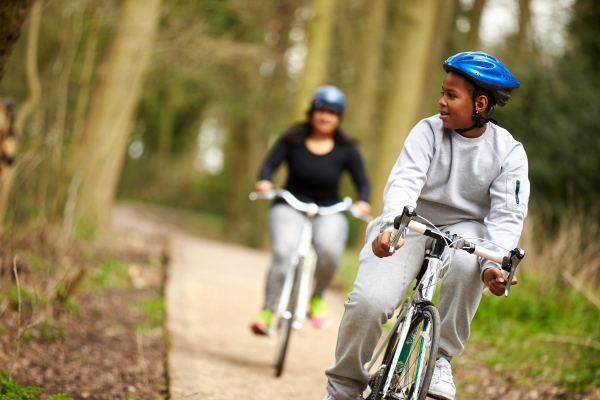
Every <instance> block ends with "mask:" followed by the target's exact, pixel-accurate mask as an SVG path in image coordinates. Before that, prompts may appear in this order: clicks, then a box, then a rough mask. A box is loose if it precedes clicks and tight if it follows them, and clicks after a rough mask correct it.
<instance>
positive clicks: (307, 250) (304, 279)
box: [268, 214, 317, 336]
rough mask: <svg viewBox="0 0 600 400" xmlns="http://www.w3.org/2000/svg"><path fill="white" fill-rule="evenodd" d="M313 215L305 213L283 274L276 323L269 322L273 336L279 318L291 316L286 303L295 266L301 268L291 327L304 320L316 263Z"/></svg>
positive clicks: (300, 324) (270, 333)
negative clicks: (298, 238)
mask: <svg viewBox="0 0 600 400" xmlns="http://www.w3.org/2000/svg"><path fill="white" fill-rule="evenodd" d="M314 217H315V215H314V214H313V215H309V214H307V218H306V221H305V222H304V227H303V229H302V234H301V236H300V245H299V246H298V252H297V253H296V254H294V256H293V257H292V266H291V268H290V269H289V270H288V272H287V274H286V276H285V282H284V284H283V289H282V291H281V296H280V300H279V304H278V305H277V309H276V311H275V315H276V316H277V319H276V323H274V324H271V327H270V328H269V332H268V335H269V336H273V335H275V333H276V332H277V328H278V327H279V321H280V320H281V318H285V319H289V318H291V317H292V315H291V314H292V313H290V312H289V311H288V305H289V301H290V295H291V293H292V289H293V286H294V278H295V276H296V272H297V271H296V270H297V268H301V271H300V290H299V291H298V301H297V302H296V305H295V310H294V313H293V317H294V320H293V321H292V328H294V329H300V328H302V325H303V324H304V321H305V320H306V305H307V303H308V296H309V294H308V293H309V290H310V284H311V281H312V275H313V272H314V268H315V265H316V261H317V260H316V258H317V257H316V254H315V251H314V249H313V247H312V244H311V243H312V233H313V230H312V227H313V220H314Z"/></svg>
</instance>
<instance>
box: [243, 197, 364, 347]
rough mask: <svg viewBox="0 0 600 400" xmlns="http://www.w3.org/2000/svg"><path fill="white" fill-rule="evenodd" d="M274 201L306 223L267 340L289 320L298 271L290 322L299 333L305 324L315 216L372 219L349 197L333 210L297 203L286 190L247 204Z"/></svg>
mask: <svg viewBox="0 0 600 400" xmlns="http://www.w3.org/2000/svg"><path fill="white" fill-rule="evenodd" d="M276 197H280V198H282V199H284V200H285V201H286V202H287V203H288V204H289V205H290V206H291V207H293V208H295V209H296V210H298V211H300V212H303V213H304V214H305V215H306V221H305V222H304V227H303V229H302V234H301V236H300V244H299V246H298V250H297V252H296V253H295V254H294V255H293V256H292V265H291V268H290V269H289V270H288V271H287V274H286V277H285V281H284V285H283V289H282V292H281V295H280V298H279V303H278V306H277V309H276V311H275V316H276V317H277V318H276V319H275V321H274V323H273V324H271V326H270V328H269V332H268V333H267V334H268V335H269V336H273V335H275V333H276V332H277V329H278V327H279V323H280V321H281V318H285V319H289V318H291V317H292V315H290V314H292V313H291V312H290V311H289V310H288V305H289V301H290V295H291V293H292V290H293V288H294V280H295V277H296V273H297V269H298V268H301V271H300V288H299V289H300V290H299V295H298V299H297V302H296V304H295V309H294V313H293V316H294V320H293V321H292V328H294V329H300V328H301V327H302V325H303V324H304V321H305V320H306V305H307V304H308V297H309V291H310V286H311V281H312V276H313V272H314V268H315V265H316V259H317V256H316V253H315V251H314V249H313V247H312V238H313V221H314V219H315V217H316V216H317V215H331V214H335V213H339V212H344V211H348V212H350V213H351V214H352V215H353V216H354V217H356V218H361V219H363V220H365V221H366V222H370V221H371V219H372V218H371V217H370V216H367V215H363V214H361V213H360V212H359V211H358V210H357V209H356V207H355V206H354V205H353V203H352V199H350V198H349V197H346V198H345V199H344V201H343V202H340V203H337V204H334V205H332V206H326V207H319V206H317V205H316V204H313V203H304V202H302V201H300V200H298V199H297V198H296V197H295V196H294V195H293V194H291V193H290V192H288V191H287V190H285V189H272V190H270V191H268V192H266V193H262V194H259V193H251V194H250V200H256V199H258V198H264V199H273V198H276Z"/></svg>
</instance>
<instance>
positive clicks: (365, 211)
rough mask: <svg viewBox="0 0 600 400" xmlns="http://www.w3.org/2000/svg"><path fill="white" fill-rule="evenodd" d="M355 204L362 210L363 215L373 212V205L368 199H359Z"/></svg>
mask: <svg viewBox="0 0 600 400" xmlns="http://www.w3.org/2000/svg"><path fill="white" fill-rule="evenodd" d="M354 205H355V206H356V208H357V209H358V211H360V213H361V214H363V215H369V214H371V205H370V204H369V203H367V202H366V201H362V200H359V201H357V202H356V203H354Z"/></svg>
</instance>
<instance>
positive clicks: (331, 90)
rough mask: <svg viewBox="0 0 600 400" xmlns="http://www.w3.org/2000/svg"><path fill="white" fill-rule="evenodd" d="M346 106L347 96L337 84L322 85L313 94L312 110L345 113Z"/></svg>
mask: <svg viewBox="0 0 600 400" xmlns="http://www.w3.org/2000/svg"><path fill="white" fill-rule="evenodd" d="M345 107H346V96H344V92H342V91H341V90H340V89H338V88H336V87H335V86H330V85H327V86H321V87H319V88H317V90H315V93H314V94H313V98H312V102H311V106H310V111H312V110H329V111H333V112H334V113H336V114H338V115H342V114H343V113H344V108H345Z"/></svg>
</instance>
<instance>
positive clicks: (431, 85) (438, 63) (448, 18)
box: [420, 0, 458, 115]
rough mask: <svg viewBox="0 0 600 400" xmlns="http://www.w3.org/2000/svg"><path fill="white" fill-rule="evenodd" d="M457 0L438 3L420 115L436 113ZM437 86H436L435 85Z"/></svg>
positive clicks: (444, 0) (445, 0)
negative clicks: (434, 33) (434, 32)
mask: <svg viewBox="0 0 600 400" xmlns="http://www.w3.org/2000/svg"><path fill="white" fill-rule="evenodd" d="M457 3H458V1H457V0H443V1H441V2H440V6H439V9H438V15H437V17H436V18H437V22H436V27H437V28H436V35H434V38H433V44H432V45H431V52H430V53H429V54H430V60H429V67H428V69H427V78H426V79H425V85H424V86H423V102H422V105H421V111H420V114H421V115H429V114H431V113H434V114H435V113H437V109H438V107H437V102H438V100H439V98H440V91H439V90H438V88H439V86H440V85H441V80H440V78H441V77H443V76H444V75H445V72H444V69H443V68H442V65H443V63H444V60H446V58H448V57H449V56H451V54H449V47H450V46H449V44H450V38H451V37H452V23H453V22H454V20H455V18H456V8H457V7H456V6H457ZM437 82H439V85H437V86H436V83H437Z"/></svg>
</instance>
